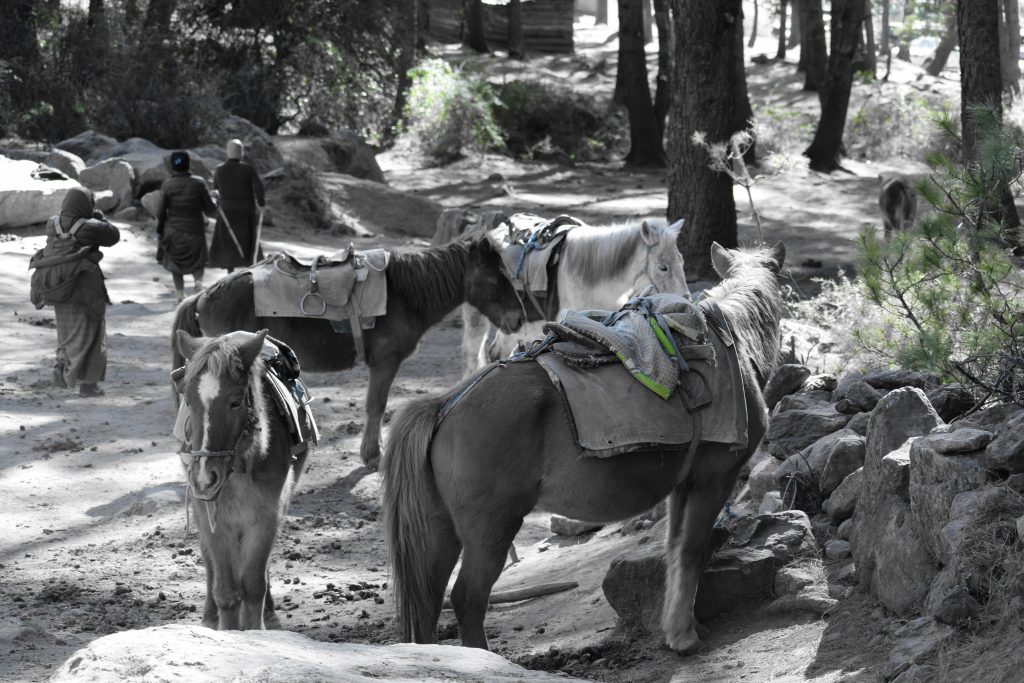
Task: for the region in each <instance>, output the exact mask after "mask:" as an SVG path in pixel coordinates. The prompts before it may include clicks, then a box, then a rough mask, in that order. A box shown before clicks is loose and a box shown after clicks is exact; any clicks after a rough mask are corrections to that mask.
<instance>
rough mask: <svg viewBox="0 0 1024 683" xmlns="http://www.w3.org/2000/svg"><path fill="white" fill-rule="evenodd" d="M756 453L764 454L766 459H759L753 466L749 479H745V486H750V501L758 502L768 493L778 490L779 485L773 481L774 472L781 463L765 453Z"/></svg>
mask: <svg viewBox="0 0 1024 683" xmlns="http://www.w3.org/2000/svg"><path fill="white" fill-rule="evenodd" d="M757 453H765V454H767V456H768V457H766V458H761V459H760V461H759V462H758V463H757V464H756V465H754V468H753V469H752V470H750V477H748V478H747V484H748V485H749V486H750V498H751V500H754V501H758V502H760V500H761V499H762V498H764V494H766V493H768V492H769V491H778V490H779V484H778V482H777V481H776V480H775V470H776V468H778V466H779V465H780V464H781V463H780V461H779V460H778V459H776V457H775V456H774V455H772V454H771V453H768V452H767V451H757ZM755 455H756V453H755Z"/></svg>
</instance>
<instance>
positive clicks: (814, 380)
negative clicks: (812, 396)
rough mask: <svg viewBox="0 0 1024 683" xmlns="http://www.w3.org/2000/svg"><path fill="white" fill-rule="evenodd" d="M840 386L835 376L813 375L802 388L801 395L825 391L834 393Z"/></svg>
mask: <svg viewBox="0 0 1024 683" xmlns="http://www.w3.org/2000/svg"><path fill="white" fill-rule="evenodd" d="M838 385H839V380H837V379H836V376H835V375H829V374H820V375H811V376H810V377H808V378H807V380H806V381H805V382H804V385H803V386H802V387H800V393H807V392H811V391H825V392H828V393H832V392H833V391H835V390H836V387H837V386H838Z"/></svg>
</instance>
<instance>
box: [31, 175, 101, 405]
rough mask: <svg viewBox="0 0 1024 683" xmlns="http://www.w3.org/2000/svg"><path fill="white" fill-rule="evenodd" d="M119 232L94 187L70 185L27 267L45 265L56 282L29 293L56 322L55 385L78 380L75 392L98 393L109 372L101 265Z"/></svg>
mask: <svg viewBox="0 0 1024 683" xmlns="http://www.w3.org/2000/svg"><path fill="white" fill-rule="evenodd" d="M120 239H121V233H120V231H118V229H117V228H116V227H114V226H113V225H111V224H110V223H108V222H107V220H106V219H105V218H104V217H103V213H102V212H101V211H97V210H96V209H95V203H94V199H93V195H92V192H90V191H89V190H87V189H85V188H83V187H75V188H72V189H71V190H70V191H69V192H68V194H67V195H66V196H65V197H64V201H63V203H62V204H61V208H60V214H59V215H57V216H53V217H52V218H50V220H49V221H48V222H47V224H46V246H45V247H44V248H43V250H42V252H41V254H37V256H42V258H41V259H39V260H38V261H35V259H33V260H34V261H35V263H34V264H33V265H32V266H31V267H35V268H37V269H39V268H48V269H50V271H51V272H52V273H53V277H54V278H55V280H56V281H57V282H54V284H57V285H59V286H57V287H54V288H53V289H49V290H47V291H45V292H38V291H33V292H32V301H33V303H34V304H35V305H36V307H37V308H42V307H43V306H45V305H47V304H50V305H52V306H53V308H54V314H55V316H54V317H55V318H56V322H57V362H56V364H55V365H54V368H53V381H54V384H56V385H57V386H58V387H62V388H63V387H74V386H75V385H76V384H77V385H78V394H79V396H84V397H92V396H102V395H103V393H104V392H103V389H101V388H100V386H99V383H100V382H102V381H104V380H105V379H106V375H107V326H106V312H107V304H109V303H110V297H109V296H108V295H107V286H106V284H105V283H104V281H103V271H101V270H100V266H99V263H100V260H101V259H102V258H103V253H102V252H100V247H110V246H113V245H114V244H117V242H118V240H120Z"/></svg>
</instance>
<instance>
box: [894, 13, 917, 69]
mask: <svg viewBox="0 0 1024 683" xmlns="http://www.w3.org/2000/svg"><path fill="white" fill-rule="evenodd" d="M913 13H914V0H903V23H904V24H905V23H907V17H908V16H909V15H911V14H913ZM896 59H902V60H903V61H904V62H909V61H910V40H909V39H908V38H907V36H906V35H903V36H900V49H899V50H897V51H896Z"/></svg>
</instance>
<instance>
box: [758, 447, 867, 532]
mask: <svg viewBox="0 0 1024 683" xmlns="http://www.w3.org/2000/svg"><path fill="white" fill-rule="evenodd" d="M837 453H838V456H837V458H838V459H837V461H836V465H835V467H836V468H841V467H842V465H840V461H843V460H844V458H845V459H846V460H847V461H849V462H850V463H852V462H853V461H857V462H856V464H855V465H853V466H852V467H847V468H846V471H843V472H839V471H838V470H837V471H836V472H834V473H831V474H830V476H831V477H833V478H834V479H835V481H834V482H832V481H831V480H830V486H829V488H828V491H827V492H826V491H825V490H824V489H823V488H822V487H821V484H820V481H821V478H822V473H823V472H824V471H825V468H826V467H827V465H828V463H829V461H830V460H831V459H832V457H833V456H834V455H836V454H837ZM863 461H864V437H862V436H858V435H856V434H854V433H853V432H851V431H848V430H846V429H841V430H839V431H837V432H832V433H831V434H826V435H825V436H823V437H821V438H820V439H818V440H817V441H815V442H814V443H812V444H811V445H809V446H807V447H806V448H804V449H803V450H801V451H800V452H799V453H794V454H793V455H791V456H789V457H788V458H787V459H786V460H785V461H784V462H783V463H782V464H781V465H780V466H779V467H778V468H777V469H776V470H775V473H774V475H773V476H774V477H775V480H776V482H777V483H778V488H779V489H780V490H783V491H785V490H789V488H790V486H791V484H790V480H791V479H794V478H795V479H796V481H795V482H794V483H795V484H797V485H800V486H802V487H804V488H810V489H811V491H803V492H799V491H798V492H797V494H799V495H795V497H794V499H793V500H794V507H797V508H798V509H801V510H804V511H805V512H808V513H813V512H817V511H818V509H819V508H820V506H821V498H822V497H823V496H827V495H828V494H829V493H831V492H832V491H833V490H834V489H835V488H836V486H838V485H839V484H840V482H842V480H843V479H844V478H845V477H846V475H848V474H850V472H852V471H853V470H855V469H857V468H858V467H860V466H861V465H862V464H863ZM787 500H788V498H787Z"/></svg>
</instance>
